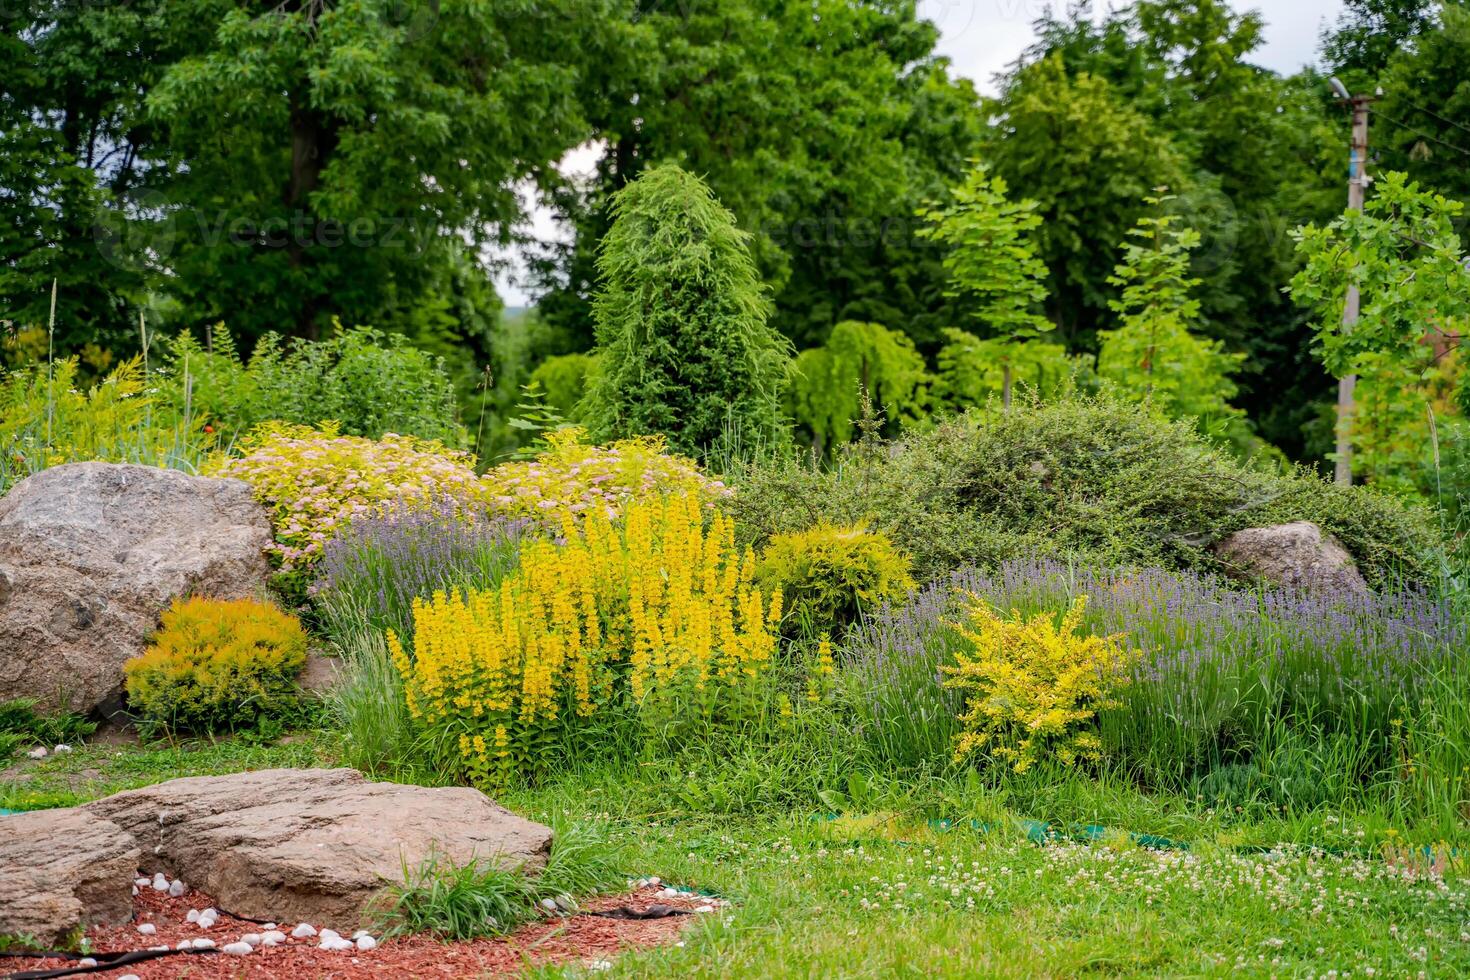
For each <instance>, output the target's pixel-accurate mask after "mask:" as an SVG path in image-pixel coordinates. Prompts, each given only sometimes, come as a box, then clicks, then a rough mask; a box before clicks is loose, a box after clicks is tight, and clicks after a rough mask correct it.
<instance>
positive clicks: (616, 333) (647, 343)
mask: <svg viewBox="0 0 1470 980" xmlns="http://www.w3.org/2000/svg"><path fill="white" fill-rule="evenodd" d="M612 213H613V223H612V227H611V228H610V229H609V231H608V233H607V236H606V237H605V238H604V239H603V241H602V250H601V252H600V254H599V255H598V261H597V266H598V271H599V272H600V273H601V275H602V291H601V293H600V294H599V295H598V297H597V301H596V304H595V306H594V314H595V316H596V320H597V348H598V357H599V362H600V369H599V371H598V372H597V376H596V380H595V382H594V383H593V385H592V386H591V388H590V389H589V391H588V393H587V399H586V402H585V404H584V405H583V407H582V410H581V412H580V413H579V414H580V417H581V418H583V419H585V420H586V422H587V425H588V427H589V428H590V429H591V430H592V434H593V437H594V438H595V439H596V440H598V441H604V440H608V439H622V438H628V437H631V436H642V435H662V436H664V437H665V438H667V439H668V443H669V447H670V448H671V449H672V450H673V451H674V452H676V453H679V454H681V455H685V456H702V455H703V454H704V453H705V452H707V451H708V450H709V449H710V448H711V447H714V446H717V445H719V444H722V443H723V441H724V439H725V437H726V434H727V433H728V432H730V431H732V430H733V431H736V432H738V433H739V435H740V437H741V439H743V440H745V441H747V442H749V443H756V444H759V443H764V442H775V441H778V440H779V439H780V438H782V437H784V435H785V424H784V420H783V419H782V416H781V389H782V386H783V385H784V383H785V379H786V360H787V343H786V341H785V340H783V339H782V338H781V336H780V334H778V333H777V332H776V331H775V330H774V329H773V328H771V327H770V326H769V325H768V324H767V323H766V318H767V315H768V313H769V303H768V301H767V299H766V297H765V296H764V294H763V292H762V287H761V281H760V276H759V274H758V272H757V271H756V267H755V263H754V261H752V259H751V257H750V252H749V246H748V242H747V236H746V234H745V233H744V232H742V231H741V230H740V229H739V228H738V227H736V224H735V217H734V215H732V214H731V213H730V212H729V211H727V210H726V209H725V208H724V207H722V206H721V205H720V202H719V201H717V200H715V197H714V195H713V194H712V193H711V192H710V189H709V188H708V187H707V186H705V184H704V183H703V182H702V181H701V180H700V179H699V178H698V177H695V176H694V175H692V174H689V173H686V172H685V171H683V170H681V169H679V168H678V167H675V166H661V167H655V168H653V169H651V170H647V171H645V172H644V173H643V175H642V176H640V177H639V178H638V179H637V180H635V181H634V182H633V183H631V184H629V185H628V186H627V187H625V188H624V189H623V190H622V191H621V192H619V194H618V196H617V198H616V200H615V201H614V203H613V211H612Z"/></svg>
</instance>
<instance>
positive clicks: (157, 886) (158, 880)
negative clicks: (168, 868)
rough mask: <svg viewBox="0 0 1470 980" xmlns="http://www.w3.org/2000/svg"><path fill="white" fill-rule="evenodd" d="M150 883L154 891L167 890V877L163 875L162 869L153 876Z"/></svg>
mask: <svg viewBox="0 0 1470 980" xmlns="http://www.w3.org/2000/svg"><path fill="white" fill-rule="evenodd" d="M152 884H153V890H154V891H156V892H166V891H168V879H167V878H165V877H164V876H163V872H162V871H160V872H159V873H158V874H156V875H154V876H153V882H152Z"/></svg>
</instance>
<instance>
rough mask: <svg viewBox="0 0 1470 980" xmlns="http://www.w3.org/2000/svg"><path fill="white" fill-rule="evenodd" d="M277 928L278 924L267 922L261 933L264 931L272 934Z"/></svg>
mask: <svg viewBox="0 0 1470 980" xmlns="http://www.w3.org/2000/svg"><path fill="white" fill-rule="evenodd" d="M275 927H276V924H275V923H274V922H267V923H266V924H265V925H263V926H261V927H260V928H261V931H263V932H270V931H271V930H272V929H274V928H275Z"/></svg>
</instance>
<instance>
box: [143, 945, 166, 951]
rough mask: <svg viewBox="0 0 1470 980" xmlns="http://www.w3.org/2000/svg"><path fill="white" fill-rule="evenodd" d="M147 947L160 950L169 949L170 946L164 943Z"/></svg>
mask: <svg viewBox="0 0 1470 980" xmlns="http://www.w3.org/2000/svg"><path fill="white" fill-rule="evenodd" d="M148 948H149V949H156V950H159V951H162V950H166V949H169V948H170V947H169V946H168V945H167V944H165V945H163V946H149V947H148Z"/></svg>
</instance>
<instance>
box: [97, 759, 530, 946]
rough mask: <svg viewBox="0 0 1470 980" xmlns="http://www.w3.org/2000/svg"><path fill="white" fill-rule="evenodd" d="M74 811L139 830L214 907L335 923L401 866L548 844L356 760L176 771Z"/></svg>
mask: <svg viewBox="0 0 1470 980" xmlns="http://www.w3.org/2000/svg"><path fill="white" fill-rule="evenodd" d="M82 809H84V810H86V811H88V812H89V813H91V814H93V815H95V816H98V817H103V818H105V819H107V820H110V821H112V822H113V823H115V824H117V825H118V826H120V827H122V828H123V830H125V831H127V832H129V833H131V834H132V835H133V836H134V837H136V838H137V840H138V843H139V844H140V845H142V847H143V848H144V850H145V851H146V852H147V858H146V863H147V866H148V869H149V870H161V871H164V872H165V873H167V874H169V875H170V876H173V877H180V878H183V880H184V881H185V882H187V883H188V884H189V885H190V886H191V887H194V888H198V889H200V890H201V891H203V892H204V893H205V894H207V895H209V896H211V897H212V898H213V899H215V901H216V902H217V903H218V905H219V907H220V908H224V909H229V910H230V911H231V912H232V913H235V914H238V915H244V916H247V917H249V918H252V919H260V920H269V921H274V922H298V921H301V922H310V923H311V924H313V925H315V926H317V927H318V928H320V927H322V926H324V925H326V926H331V927H333V928H335V929H337V930H338V931H342V930H344V929H346V930H353V929H357V928H358V927H359V926H361V925H364V924H366V923H367V922H368V921H369V920H371V919H372V918H374V910H375V909H376V905H375V903H376V901H377V900H378V899H379V897H380V895H381V893H382V891H383V889H384V887H385V886H388V885H390V884H394V883H401V882H402V881H403V878H404V869H405V868H408V869H410V870H417V869H418V868H420V867H421V866H423V865H424V864H425V862H428V861H431V860H432V861H436V862H437V863H438V864H439V865H440V866H441V867H451V866H452V867H458V866H463V865H468V864H472V863H481V862H490V863H494V864H496V865H499V866H501V867H505V868H523V869H525V870H527V871H529V872H534V871H538V870H540V869H541V868H542V867H544V866H545V864H546V859H547V856H548V855H549V854H550V852H551V829H550V828H549V827H544V826H542V825H541V824H538V823H533V822H531V821H529V820H526V819H524V818H522V817H518V816H516V815H515V814H514V813H511V812H510V811H509V810H507V809H505V808H504V807H502V806H500V805H499V804H497V803H496V802H495V801H493V800H491V799H490V798H489V797H487V796H485V795H484V794H483V793H481V792H479V791H478V790H474V789H466V788H464V787H447V788H440V789H429V788H425V787H422V786H401V785H398V784H396V783H375V782H369V781H368V780H366V779H365V778H364V777H363V775H362V773H360V772H357V771H356V770H353V769H265V770H261V771H259V772H243V773H236V774H234V775H229V776H197V777H190V778H187V779H173V780H169V781H168V782H166V783H159V784H158V785H156V786H148V787H145V788H143V789H137V790H131V791H128V792H125V793H118V794H117V795H115V796H109V797H107V798H106V799H102V800H97V801H96V802H93V803H88V804H86V805H85V806H84V807H82ZM348 934H350V931H349V933H348Z"/></svg>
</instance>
